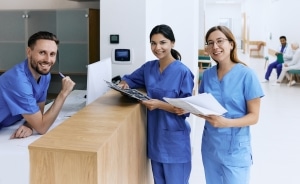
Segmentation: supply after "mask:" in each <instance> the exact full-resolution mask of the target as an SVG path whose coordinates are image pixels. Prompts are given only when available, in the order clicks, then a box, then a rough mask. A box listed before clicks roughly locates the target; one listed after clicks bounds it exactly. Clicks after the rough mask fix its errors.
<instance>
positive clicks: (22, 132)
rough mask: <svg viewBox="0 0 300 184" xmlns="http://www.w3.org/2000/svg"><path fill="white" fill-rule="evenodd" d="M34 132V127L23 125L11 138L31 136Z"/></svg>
mask: <svg viewBox="0 0 300 184" xmlns="http://www.w3.org/2000/svg"><path fill="white" fill-rule="evenodd" d="M32 133H33V130H32V128H30V127H27V126H24V125H21V126H20V127H19V128H18V129H17V130H16V131H15V132H14V133H13V134H12V135H11V136H10V139H15V138H25V137H29V136H31V135H32Z"/></svg>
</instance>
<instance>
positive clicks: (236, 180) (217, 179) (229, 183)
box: [202, 154, 250, 184]
mask: <svg viewBox="0 0 300 184" xmlns="http://www.w3.org/2000/svg"><path fill="white" fill-rule="evenodd" d="M202 162H203V166H204V171H205V180H206V184H249V180H250V166H248V167H237V166H230V165H224V164H223V163H220V162H217V161H216V160H212V159H210V158H209V157H206V156H203V154H202Z"/></svg>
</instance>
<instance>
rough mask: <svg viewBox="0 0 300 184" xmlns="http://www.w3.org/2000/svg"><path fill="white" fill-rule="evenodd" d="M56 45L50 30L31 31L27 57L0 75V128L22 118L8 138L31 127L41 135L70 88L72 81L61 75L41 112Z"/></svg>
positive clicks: (22, 134)
mask: <svg viewBox="0 0 300 184" xmlns="http://www.w3.org/2000/svg"><path fill="white" fill-rule="evenodd" d="M58 44H59V40H58V39H57V38H56V36H55V35H54V34H52V33H49V32H45V31H42V32H38V33H35V34H33V35H32V36H31V37H30V38H29V40H28V47H27V49H26V54H27V59H25V60H24V61H23V62H21V63H19V64H17V65H15V66H14V67H12V68H11V69H10V70H8V71H6V72H5V73H3V74H2V75H1V76H0V129H1V128H2V127H7V126H11V125H13V124H14V123H16V122H17V121H19V120H21V119H23V118H24V119H25V123H24V124H23V125H21V126H20V127H19V128H18V129H17V130H16V131H15V132H14V133H13V135H12V136H11V138H24V137H28V136H30V135H32V133H33V129H35V130H36V131H37V132H38V133H39V134H45V133H46V132H47V131H48V129H49V128H50V126H51V125H52V124H53V122H54V121H55V119H56V118H57V116H58V114H59V111H60V110H61V108H62V106H63V103H64V102H65V99H66V98H67V96H68V95H69V94H70V93H71V91H72V90H73V87H74V85H75V83H74V82H73V81H72V80H71V79H70V77H68V76H67V77H64V78H63V79H62V89H61V91H60V92H59V94H58V96H57V97H56V99H55V101H54V103H53V104H52V106H51V107H50V108H49V110H48V111H47V112H46V113H45V114H44V106H45V101H46V97H47V91H48V87H49V83H50V78H51V74H50V73H49V72H50V70H51V68H52V66H53V65H54V64H55V60H56V56H57V49H58ZM0 133H1V132H0Z"/></svg>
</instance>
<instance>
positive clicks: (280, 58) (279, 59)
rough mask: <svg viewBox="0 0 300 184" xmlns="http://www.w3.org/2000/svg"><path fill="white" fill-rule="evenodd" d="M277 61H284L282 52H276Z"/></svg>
mask: <svg viewBox="0 0 300 184" xmlns="http://www.w3.org/2000/svg"><path fill="white" fill-rule="evenodd" d="M277 62H278V63H284V60H283V54H282V53H278V54H277Z"/></svg>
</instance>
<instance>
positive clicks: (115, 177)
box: [29, 90, 151, 184]
mask: <svg viewBox="0 0 300 184" xmlns="http://www.w3.org/2000/svg"><path fill="white" fill-rule="evenodd" d="M29 153H30V181H31V182H30V183H31V184H40V183H43V184H48V183H49V184H60V183H61V184H68V183H70V184H76V183H78V184H82V183H84V184H89V183H91V184H100V183H101V184H106V183H107V184H114V183H116V184H119V183H122V184H126V183H128V184H135V183H136V184H141V183H143V184H144V183H145V184H146V183H151V182H150V175H151V174H150V172H149V161H148V159H147V157H146V109H145V107H144V106H142V105H140V104H139V103H138V102H137V101H135V100H134V99H130V98H128V97H125V96H122V95H121V94H120V93H119V92H116V91H113V90H111V91H109V92H108V93H107V94H105V95H104V96H102V97H100V98H99V99H97V100H96V101H94V102H93V103H91V104H89V105H88V106H86V107H84V108H83V109H81V110H80V111H79V112H77V113H76V114H74V115H73V116H72V117H70V118H69V119H67V120H66V121H64V122H63V123H61V124H60V125H59V126H57V127H56V128H54V129H53V130H51V131H49V132H48V133H47V134H45V135H43V136H42V137H41V138H39V139H38V140H36V141H35V142H33V143H32V144H30V145H29Z"/></svg>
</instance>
